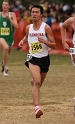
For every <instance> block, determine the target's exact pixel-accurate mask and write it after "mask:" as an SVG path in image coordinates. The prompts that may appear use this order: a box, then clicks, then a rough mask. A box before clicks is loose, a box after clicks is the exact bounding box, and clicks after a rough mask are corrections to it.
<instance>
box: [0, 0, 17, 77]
mask: <svg viewBox="0 0 75 124" xmlns="http://www.w3.org/2000/svg"><path fill="white" fill-rule="evenodd" d="M9 9H10V2H9V0H3V3H2V12H0V46H1V47H2V48H3V63H2V72H3V74H4V76H8V73H7V70H8V59H9V54H10V52H11V46H12V44H13V41H14V39H13V33H14V28H18V23H17V19H16V16H15V13H13V12H9Z"/></svg>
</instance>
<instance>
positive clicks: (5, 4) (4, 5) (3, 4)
mask: <svg viewBox="0 0 75 124" xmlns="http://www.w3.org/2000/svg"><path fill="white" fill-rule="evenodd" d="M9 8H10V6H9V3H8V2H3V3H2V9H3V11H8V10H9Z"/></svg>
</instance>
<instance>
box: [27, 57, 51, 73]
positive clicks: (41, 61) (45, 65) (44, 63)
mask: <svg viewBox="0 0 75 124" xmlns="http://www.w3.org/2000/svg"><path fill="white" fill-rule="evenodd" d="M28 62H30V63H32V64H33V65H37V66H39V67H40V71H41V72H44V73H46V72H48V70H49V65H50V57H49V55H48V56H45V57H42V58H36V57H32V59H30V60H29V61H26V62H25V65H26V66H27V67H28V68H29V65H28Z"/></svg>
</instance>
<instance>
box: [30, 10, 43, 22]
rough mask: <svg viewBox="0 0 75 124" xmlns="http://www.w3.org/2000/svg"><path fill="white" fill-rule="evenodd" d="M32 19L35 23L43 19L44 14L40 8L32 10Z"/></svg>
mask: <svg viewBox="0 0 75 124" xmlns="http://www.w3.org/2000/svg"><path fill="white" fill-rule="evenodd" d="M31 17H32V19H33V21H38V20H39V19H40V18H42V14H41V12H40V9H39V8H32V11H31Z"/></svg>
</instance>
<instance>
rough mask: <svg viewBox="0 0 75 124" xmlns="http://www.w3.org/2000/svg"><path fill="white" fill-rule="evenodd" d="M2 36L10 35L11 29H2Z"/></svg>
mask: <svg viewBox="0 0 75 124" xmlns="http://www.w3.org/2000/svg"><path fill="white" fill-rule="evenodd" d="M1 35H5V36H7V35H10V28H1Z"/></svg>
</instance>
